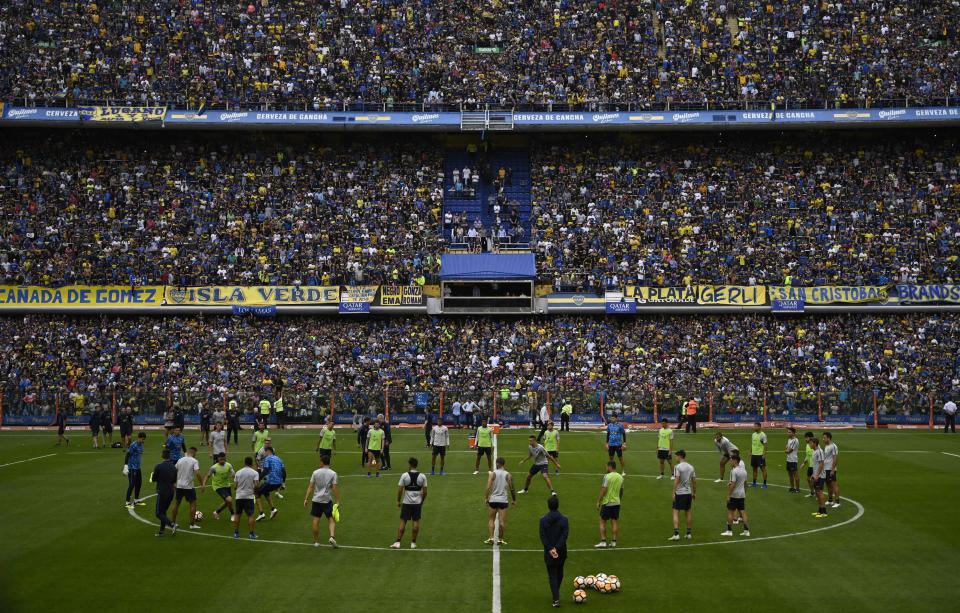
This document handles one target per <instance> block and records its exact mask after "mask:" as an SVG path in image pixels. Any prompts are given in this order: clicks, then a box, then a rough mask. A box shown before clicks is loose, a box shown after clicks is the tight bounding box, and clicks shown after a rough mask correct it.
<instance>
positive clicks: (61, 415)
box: [53, 409, 70, 447]
mask: <svg viewBox="0 0 960 613" xmlns="http://www.w3.org/2000/svg"><path fill="white" fill-rule="evenodd" d="M53 423H54V424H56V426H57V447H59V446H60V443H62V442H64V441H66V442H67V447H69V446H70V439H69V438H68V437H66V436H64V435H63V433H64V432H66V431H67V413H66V411H63V410H59V409H58V410H57V415H56V417H55V418H54V422H53Z"/></svg>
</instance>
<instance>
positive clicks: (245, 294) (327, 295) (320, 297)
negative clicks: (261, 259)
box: [164, 285, 340, 306]
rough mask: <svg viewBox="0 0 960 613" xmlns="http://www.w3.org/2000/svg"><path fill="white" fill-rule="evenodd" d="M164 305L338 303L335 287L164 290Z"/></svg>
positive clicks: (188, 288) (336, 286)
mask: <svg viewBox="0 0 960 613" xmlns="http://www.w3.org/2000/svg"><path fill="white" fill-rule="evenodd" d="M165 289H166V291H165V292H164V304H165V305H166V306H233V305H243V306H269V305H275V306H309V305H316V304H337V303H338V302H340V286H339V285H330V286H323V285H305V286H291V285H281V286H270V285H253V286H249V287H243V286H238V285H229V286H211V287H187V288H178V287H167V288H165Z"/></svg>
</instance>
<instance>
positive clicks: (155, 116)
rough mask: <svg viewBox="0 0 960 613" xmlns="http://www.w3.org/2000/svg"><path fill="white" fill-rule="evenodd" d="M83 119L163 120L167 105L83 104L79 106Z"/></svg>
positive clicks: (119, 120) (120, 120) (78, 109)
mask: <svg viewBox="0 0 960 613" xmlns="http://www.w3.org/2000/svg"><path fill="white" fill-rule="evenodd" d="M77 111H78V112H79V116H80V119H81V121H98V122H99V121H115V122H139V121H163V116H164V115H165V114H166V112H167V107H165V106H81V107H78V108H77Z"/></svg>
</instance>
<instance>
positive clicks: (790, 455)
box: [784, 428, 800, 494]
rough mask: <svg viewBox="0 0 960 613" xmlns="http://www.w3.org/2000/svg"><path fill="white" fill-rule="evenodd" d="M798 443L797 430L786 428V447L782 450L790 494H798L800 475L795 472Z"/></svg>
mask: <svg viewBox="0 0 960 613" xmlns="http://www.w3.org/2000/svg"><path fill="white" fill-rule="evenodd" d="M799 448H800V441H799V439H797V429H796V428H787V446H786V448H785V449H784V453H786V455H787V457H786V462H787V477H788V478H789V479H790V492H791V493H797V494H799V493H800V473H799V472H798V471H797V450H798V449H799Z"/></svg>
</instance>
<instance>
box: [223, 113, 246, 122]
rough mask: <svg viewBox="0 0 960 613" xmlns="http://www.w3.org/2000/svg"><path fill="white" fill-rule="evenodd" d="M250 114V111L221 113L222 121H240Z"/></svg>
mask: <svg viewBox="0 0 960 613" xmlns="http://www.w3.org/2000/svg"><path fill="white" fill-rule="evenodd" d="M249 116H250V113H221V114H220V121H240V120H242V119H246V118H247V117H249Z"/></svg>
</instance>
